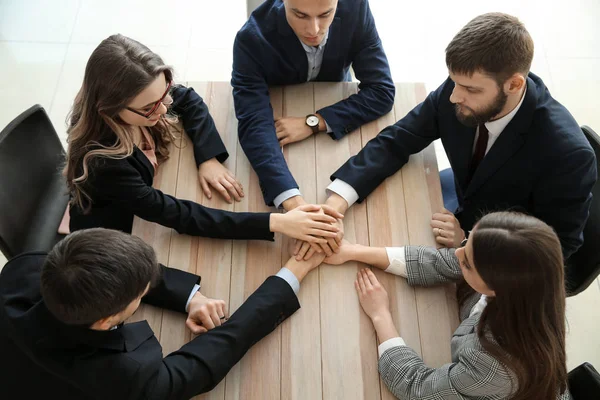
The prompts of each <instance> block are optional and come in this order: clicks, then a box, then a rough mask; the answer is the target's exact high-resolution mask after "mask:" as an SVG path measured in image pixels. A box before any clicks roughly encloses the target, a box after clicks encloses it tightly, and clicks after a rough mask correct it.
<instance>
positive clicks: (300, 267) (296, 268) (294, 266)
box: [284, 254, 325, 282]
mask: <svg viewBox="0 0 600 400" xmlns="http://www.w3.org/2000/svg"><path fill="white" fill-rule="evenodd" d="M324 258H325V255H324V254H317V255H315V256H314V257H313V258H311V259H310V260H307V261H305V260H300V261H298V260H296V259H295V258H293V257H292V258H290V259H289V260H288V262H287V263H285V265H284V267H285V268H287V269H289V270H290V271H291V272H292V273H293V274H294V276H296V278H298V282H302V280H303V279H304V277H305V276H306V275H307V274H308V273H309V272H310V271H312V270H313V269H315V268H317V267H318V266H319V265H321V263H322V262H323V259H324Z"/></svg>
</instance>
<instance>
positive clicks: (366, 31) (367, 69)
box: [317, 0, 396, 139]
mask: <svg viewBox="0 0 600 400" xmlns="http://www.w3.org/2000/svg"><path fill="white" fill-rule="evenodd" d="M357 12H358V14H359V15H358V18H359V21H358V29H357V31H356V32H355V36H354V40H353V46H354V47H355V48H357V51H356V54H355V55H354V56H353V62H352V68H353V69H354V73H355V75H356V78H357V79H358V80H359V81H360V84H359V86H358V87H359V89H360V91H359V92H358V94H354V95H352V96H350V97H348V98H347V99H345V100H342V101H340V102H337V103H335V104H334V105H332V106H329V107H325V108H323V109H321V110H318V111H317V113H318V114H320V115H321V116H323V118H324V119H325V121H327V123H328V124H329V126H330V127H331V130H332V131H333V132H331V133H330V134H329V135H330V136H331V137H332V138H333V139H340V138H342V137H343V136H344V135H346V134H347V133H349V132H352V131H353V130H355V129H357V128H358V127H360V126H361V125H364V124H365V123H367V122H369V121H373V120H375V119H377V118H379V117H381V116H382V115H384V114H386V113H388V112H389V111H390V110H391V109H392V106H393V105H394V95H395V91H396V89H395V86H394V82H393V81H392V76H391V73H390V67H389V65H388V60H387V57H386V56H385V52H384V51H383V45H382V44H381V40H380V39H379V34H378V33H377V28H376V27H375V20H374V19H373V15H372V14H371V9H370V8H369V3H368V1H366V0H365V1H362V2H361V5H360V9H359V10H358V11H357Z"/></svg>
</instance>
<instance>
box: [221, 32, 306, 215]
mask: <svg viewBox="0 0 600 400" xmlns="http://www.w3.org/2000/svg"><path fill="white" fill-rule="evenodd" d="M246 35H249V34H246ZM257 53H260V52H257V51H256V49H253V48H252V37H249V38H245V37H244V36H243V35H242V34H240V33H238V35H237V37H236V39H235V43H234V45H233V73H232V77H231V85H232V86H233V101H234V105H235V114H236V117H237V119H238V136H239V140H240V145H241V146H242V149H244V152H245V153H246V156H247V157H248V160H249V161H250V164H252V168H254V170H255V171H256V174H257V175H258V179H259V181H260V186H261V189H262V191H263V196H264V199H265V203H266V204H267V205H268V206H272V205H273V200H274V199H275V197H277V196H278V195H280V194H281V193H283V192H285V191H286V190H289V189H297V188H298V184H297V183H296V181H295V180H294V177H293V176H292V174H291V172H290V170H289V168H288V166H287V164H286V162H285V158H284V157H283V153H282V152H281V147H280V146H279V141H278V140H277V135H276V134H275V124H274V122H273V109H272V107H271V102H270V97H269V87H268V85H267V82H266V79H265V77H264V76H263V74H262V72H261V70H262V68H261V65H260V62H259V61H258V60H256V59H255V55H256V54H257Z"/></svg>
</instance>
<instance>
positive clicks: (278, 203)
mask: <svg viewBox="0 0 600 400" xmlns="http://www.w3.org/2000/svg"><path fill="white" fill-rule="evenodd" d="M294 196H302V193H300V190H298V189H289V190H286V191H285V192H283V193H281V194H279V196H277V197H275V200H273V204H275V207H277V208H281V204H282V203H283V202H284V201H286V200H287V199H290V198H292V197H294Z"/></svg>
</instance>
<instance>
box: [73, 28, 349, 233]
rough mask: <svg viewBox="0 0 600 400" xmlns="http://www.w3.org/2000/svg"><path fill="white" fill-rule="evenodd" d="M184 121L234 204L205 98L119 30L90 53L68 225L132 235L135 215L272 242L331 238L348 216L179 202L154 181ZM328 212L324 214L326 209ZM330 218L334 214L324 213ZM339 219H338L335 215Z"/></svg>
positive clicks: (212, 178)
mask: <svg viewBox="0 0 600 400" xmlns="http://www.w3.org/2000/svg"><path fill="white" fill-rule="evenodd" d="M178 118H179V119H180V120H181V121H182V123H183V129H184V131H185V133H186V134H187V135H189V137H190V138H191V141H192V144H193V148H194V156H195V159H196V164H197V166H198V175H199V180H200V184H201V186H202V188H203V190H204V192H205V193H206V195H207V196H208V197H209V198H210V196H211V190H210V187H209V185H210V186H212V187H213V188H214V189H216V190H217V191H219V192H220V193H221V194H222V195H223V196H224V197H225V198H226V199H227V200H228V201H231V197H233V198H235V199H236V200H238V201H239V200H240V197H241V196H243V195H244V193H243V190H242V187H241V185H240V184H239V182H238V181H237V180H236V179H235V177H234V176H233V174H231V173H230V172H229V171H228V170H227V168H225V167H224V166H223V165H222V164H221V162H223V161H224V160H225V159H227V157H228V154H227V150H226V149H225V146H224V144H223V142H222V141H221V138H220V136H219V133H218V132H217V130H216V128H215V124H214V122H213V120H212V118H211V116H210V114H209V112H208V108H207V106H206V104H205V103H204V101H203V100H202V98H201V97H200V96H198V94H196V92H194V90H193V89H192V88H186V87H183V86H181V85H175V84H174V83H173V70H172V69H171V67H169V66H167V65H165V64H164V63H163V61H162V59H161V58H160V57H159V56H158V55H157V54H155V53H153V52H152V51H151V50H150V49H148V48H147V47H146V46H144V45H143V44H141V43H139V42H137V41H135V40H133V39H130V38H128V37H125V36H122V35H113V36H110V37H109V38H107V39H105V40H104V41H102V43H100V45H99V46H98V47H97V48H96V49H95V50H94V52H93V53H92V55H91V57H90V59H89V61H88V63H87V66H86V69H85V76H84V80H83V85H82V87H81V90H80V91H79V93H78V95H77V97H76V99H75V103H74V105H73V110H72V113H71V120H70V127H69V129H68V144H69V148H68V152H67V165H66V168H65V171H64V172H65V176H66V178H67V185H68V187H69V190H70V193H71V203H70V230H72V231H73V230H78V229H85V228H94V227H103V228H111V229H117V230H121V231H124V232H131V228H132V224H133V217H134V215H137V216H138V217H140V218H143V219H145V220H148V221H152V222H156V223H158V224H161V225H164V226H167V227H170V228H173V229H175V230H177V231H178V232H180V233H186V234H189V235H196V236H208V237H214V238H229V239H263V240H272V239H273V233H272V232H281V233H284V234H286V235H288V236H290V237H294V238H297V239H301V240H305V241H306V240H308V241H310V242H311V243H326V239H324V238H323V237H335V236H336V232H337V231H338V228H337V227H335V226H333V225H331V223H332V222H335V221H336V218H341V217H342V216H341V214H339V213H337V212H335V211H333V210H332V209H329V208H327V207H325V206H318V205H307V206H302V207H298V208H297V209H295V210H292V211H291V212H289V213H286V214H279V213H273V214H269V213H234V212H228V211H223V210H216V209H211V208H207V207H204V206H202V205H200V204H197V203H195V202H192V201H186V200H179V199H176V198H174V197H172V196H169V195H166V194H164V193H162V192H161V191H160V190H156V189H154V188H153V187H152V182H153V179H154V174H155V171H156V168H158V165H159V163H160V162H161V161H163V160H165V159H166V158H167V157H168V155H169V150H168V144H169V143H170V142H172V141H173V139H174V133H173V132H174V131H175V130H174V127H173V124H174V123H175V122H177V120H178ZM323 211H324V212H323ZM327 214H329V215H327ZM334 217H335V218H334Z"/></svg>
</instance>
